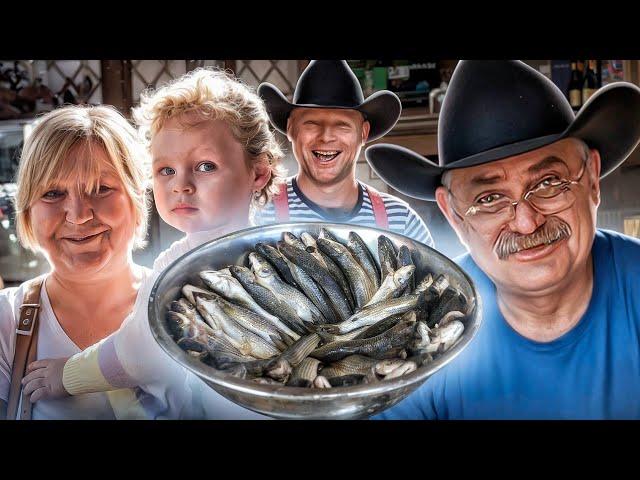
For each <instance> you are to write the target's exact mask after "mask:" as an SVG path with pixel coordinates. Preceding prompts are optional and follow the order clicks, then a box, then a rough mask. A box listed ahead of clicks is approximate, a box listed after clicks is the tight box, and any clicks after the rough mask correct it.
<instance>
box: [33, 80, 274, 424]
mask: <svg viewBox="0 0 640 480" xmlns="http://www.w3.org/2000/svg"><path fill="white" fill-rule="evenodd" d="M134 117H135V118H136V120H137V122H138V123H139V125H140V132H141V133H142V134H143V136H144V138H145V139H146V140H147V142H148V146H149V151H150V153H151V158H152V164H151V171H152V177H153V195H154V199H155V203H156V206H157V209H158V213H159V214H160V216H161V217H162V219H163V220H164V221H165V222H167V223H168V224H169V225H171V226H173V227H175V228H177V229H178V230H180V231H182V232H185V233H186V234H187V235H186V236H185V237H184V238H183V239H181V240H179V241H178V242H176V243H174V244H173V245H172V246H171V247H170V248H169V249H168V250H166V251H165V252H163V253H161V254H160V256H159V257H158V259H157V260H156V261H155V263H154V267H153V270H154V272H153V276H152V277H151V279H150V281H148V282H147V283H146V285H145V287H144V288H143V290H144V291H145V294H144V296H145V297H146V296H148V293H149V291H150V289H151V287H152V285H153V282H154V280H155V278H157V275H159V274H160V273H161V272H162V271H163V270H164V269H165V268H166V267H167V266H168V265H170V264H171V263H172V262H173V261H174V260H176V259H177V258H179V257H180V256H182V255H183V254H184V253H186V252H188V251H189V250H191V249H193V248H195V247H197V246H199V245H201V244H203V243H205V242H207V241H209V240H212V239H214V238H217V237H220V236H222V235H225V234H227V233H230V232H233V231H235V230H238V229H241V228H246V227H248V226H249V225H250V221H249V217H250V213H251V209H252V207H255V208H260V207H261V206H262V205H264V204H265V203H266V202H267V201H269V200H270V198H271V196H272V195H273V193H274V192H276V191H278V188H279V186H280V184H281V183H282V182H283V179H284V173H285V172H284V170H283V169H282V167H281V166H280V160H281V158H282V156H283V155H282V152H281V150H280V148H279V146H278V145H277V143H276V141H275V139H274V136H273V134H272V132H271V131H270V129H269V120H268V117H267V113H266V111H265V108H264V104H263V103H262V100H261V99H260V98H259V97H258V96H257V95H256V94H255V93H254V92H253V91H252V90H250V89H249V88H248V87H247V86H245V85H244V84H242V83H240V82H239V81H238V80H236V79H235V78H234V77H232V76H230V75H227V74H226V73H223V72H220V71H217V70H208V69H198V70H195V71H193V72H190V73H188V74H186V75H184V76H183V77H181V78H179V79H177V80H175V81H173V82H172V83H170V84H169V85H167V86H165V87H163V88H160V89H159V90H157V91H155V92H149V93H147V94H145V95H143V97H142V100H141V105H140V106H139V108H137V109H136V110H135V112H134ZM146 312H147V310H146V303H143V304H141V305H139V306H138V308H136V310H135V314H134V316H133V317H132V319H131V321H128V322H127V323H126V325H124V326H123V328H122V329H120V331H118V332H117V333H116V334H114V335H112V336H111V337H110V338H108V339H107V340H105V341H104V342H101V343H100V344H99V345H96V346H93V347H90V348H88V349H86V350H85V351H84V352H83V353H82V354H77V355H74V356H73V357H72V358H71V359H70V360H69V361H67V362H66V364H64V366H62V364H63V363H64V361H52V362H36V364H35V365H34V366H33V367H32V368H31V370H32V373H31V374H30V376H28V377H27V388H26V390H27V391H28V392H34V393H33V397H34V398H33V399H34V400H37V399H38V398H48V397H52V396H61V395H67V394H72V395H79V394H81V393H87V392H96V391H105V390H112V389H114V388H122V387H136V388H139V389H140V391H142V392H144V393H145V395H146V397H142V398H145V400H144V401H143V402H142V403H143V405H142V406H143V408H144V411H145V412H146V415H147V418H260V416H259V415H258V414H255V413H253V412H250V411H249V410H246V409H244V408H241V407H239V406H237V405H235V404H233V403H231V402H229V401H227V400H226V399H224V398H223V397H221V396H220V395H218V394H217V393H215V392H214V391H213V390H211V389H209V388H208V387H206V386H205V385H204V384H203V382H201V381H200V380H199V379H198V378H196V377H195V376H194V375H192V374H190V373H188V372H187V371H186V370H185V369H183V368H182V367H181V366H180V365H178V364H177V363H176V362H174V361H173V360H172V359H170V358H169V357H168V356H167V355H166V354H165V353H164V352H163V351H162V350H161V348H160V347H159V346H158V345H157V343H156V342H155V340H154V339H153V337H152V334H151V331H150V329H149V326H148V321H147V313H146ZM31 384H33V385H31Z"/></svg>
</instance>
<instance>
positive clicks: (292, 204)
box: [253, 177, 434, 247]
mask: <svg viewBox="0 0 640 480" xmlns="http://www.w3.org/2000/svg"><path fill="white" fill-rule="evenodd" d="M358 187H359V192H358V202H357V203H356V206H355V207H354V209H353V210H352V211H351V212H349V213H348V214H346V215H331V214H329V213H328V212H327V211H325V210H323V209H321V208H320V207H319V206H318V205H316V204H315V203H313V202H312V201H311V200H309V199H308V198H307V197H306V196H305V195H304V193H302V191H301V190H300V188H299V187H298V185H297V183H296V181H295V178H294V177H290V178H288V179H287V197H288V200H289V221H291V222H318V221H325V222H340V223H350V224H353V225H363V226H366V227H375V226H376V220H375V217H374V215H373V207H372V205H371V199H370V198H369V192H368V191H367V189H366V188H363V184H362V183H361V182H358ZM379 193H380V197H381V198H382V201H383V202H384V206H385V209H386V210H387V217H388V220H389V230H391V231H392V232H396V233H399V234H402V235H406V236H407V237H410V238H412V239H414V240H417V241H418V242H422V243H424V244H426V245H429V246H430V247H433V246H434V245H433V238H432V237H431V233H430V232H429V229H428V228H427V226H426V225H425V223H424V222H423V221H422V219H421V218H420V217H419V216H418V214H417V213H416V212H415V210H413V209H412V208H411V207H410V206H409V205H408V204H407V203H406V202H404V201H402V200H400V199H399V198H397V197H394V196H392V195H389V194H387V193H383V192H379ZM253 222H254V223H255V224H256V225H268V224H272V223H277V222H276V212H275V207H274V205H273V202H270V203H268V204H267V205H265V207H264V208H263V209H262V210H260V211H258V212H256V213H255V215H254V219H253Z"/></svg>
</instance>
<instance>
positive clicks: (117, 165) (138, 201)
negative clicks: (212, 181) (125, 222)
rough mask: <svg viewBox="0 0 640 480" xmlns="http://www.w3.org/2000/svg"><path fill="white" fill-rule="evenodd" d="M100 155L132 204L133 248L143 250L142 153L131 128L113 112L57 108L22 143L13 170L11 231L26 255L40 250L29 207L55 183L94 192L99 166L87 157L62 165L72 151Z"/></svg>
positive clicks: (100, 108)
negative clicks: (68, 182) (95, 151)
mask: <svg viewBox="0 0 640 480" xmlns="http://www.w3.org/2000/svg"><path fill="white" fill-rule="evenodd" d="M94 145H95V146H99V147H101V148H103V149H104V151H105V153H106V154H107V157H108V158H109V160H110V162H111V166H112V167H113V169H114V171H115V173H116V174H117V176H118V177H119V179H120V180H121V181H122V184H123V185H124V188H125V191H126V193H127V195H128V196H129V199H130V200H131V204H132V206H133V208H134V212H135V218H136V230H135V244H134V246H136V247H141V246H143V245H144V238H145V236H146V234H147V222H148V212H149V209H148V204H147V195H146V191H145V190H146V186H147V181H146V175H145V172H144V168H145V167H144V166H145V164H146V163H147V159H146V156H147V153H146V151H145V148H144V145H143V144H142V142H140V139H139V137H138V135H137V132H136V130H135V128H133V126H132V125H131V124H129V122H128V121H127V120H126V119H125V118H124V117H123V116H122V115H121V114H120V113H119V112H118V111H117V110H116V109H115V108H113V107H110V106H97V107H93V106H75V105H69V106H65V107H61V108H59V109H56V110H54V111H52V112H49V113H47V114H46V115H44V116H42V117H41V118H39V119H38V120H37V121H36V123H35V125H34V128H33V130H32V132H31V134H30V135H29V136H28V137H27V138H26V139H25V142H24V146H23V149H22V155H21V158H20V165H19V167H18V175H17V192H16V198H15V205H16V230H17V233H18V237H19V238H20V241H21V243H22V244H23V245H24V246H25V247H26V248H29V249H31V250H34V251H36V250H38V249H39V248H40V245H39V243H38V241H37V239H36V237H35V235H34V230H33V225H32V223H31V206H32V205H33V204H34V202H36V201H37V200H38V199H39V198H41V196H42V195H43V194H44V193H45V192H46V191H47V190H48V189H50V188H51V187H52V186H54V185H55V184H56V183H57V182H59V181H61V180H66V179H69V178H73V177H77V178H78V187H79V188H80V187H82V188H83V189H84V191H85V192H86V193H88V194H89V193H92V192H95V191H96V190H97V189H98V188H99V182H100V173H99V172H100V162H99V160H98V158H97V157H96V156H95V155H91V154H89V155H87V157H86V158H83V161H82V162H77V163H76V164H74V165H71V164H70V162H66V161H65V160H66V158H67V157H68V156H69V153H70V152H71V150H72V149H73V148H75V147H80V146H86V147H87V148H88V149H89V152H90V151H91V148H92V147H93V146H94Z"/></svg>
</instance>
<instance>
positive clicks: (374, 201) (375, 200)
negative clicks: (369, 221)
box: [364, 185, 389, 229]
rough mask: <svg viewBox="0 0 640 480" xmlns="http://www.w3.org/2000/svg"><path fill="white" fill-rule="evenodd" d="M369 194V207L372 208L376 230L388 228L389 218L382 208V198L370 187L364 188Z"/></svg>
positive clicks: (385, 210) (383, 207)
mask: <svg viewBox="0 0 640 480" xmlns="http://www.w3.org/2000/svg"><path fill="white" fill-rule="evenodd" d="M364 187H365V188H366V189H367V192H368V193H369V198H370V199H371V207H372V208H373V218H374V219H375V221H376V226H377V227H378V228H384V229H388V228H389V218H388V217H387V209H386V207H385V206H384V202H383V201H382V197H381V196H380V194H379V193H378V191H377V190H376V189H375V188H373V187H371V186H370V185H365V186H364Z"/></svg>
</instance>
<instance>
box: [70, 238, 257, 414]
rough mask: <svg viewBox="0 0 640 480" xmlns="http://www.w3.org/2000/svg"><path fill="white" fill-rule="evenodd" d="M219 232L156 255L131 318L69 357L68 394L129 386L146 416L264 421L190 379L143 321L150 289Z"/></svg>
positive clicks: (198, 380)
mask: <svg viewBox="0 0 640 480" xmlns="http://www.w3.org/2000/svg"><path fill="white" fill-rule="evenodd" d="M217 235H219V232H215V233H214V232H211V231H204V232H197V233H193V234H189V235H186V236H185V237H184V238H182V239H180V240H178V241H176V242H174V243H173V244H172V245H171V246H170V247H169V248H168V249H167V250H165V251H164V252H162V253H161V254H160V255H159V256H158V258H157V259H156V260H155V262H154V264H153V271H152V273H151V275H149V276H148V277H147V279H146V280H145V282H144V283H143V285H142V286H141V287H140V294H139V295H138V298H137V300H136V304H135V306H134V308H133V311H132V313H131V315H130V316H129V317H128V318H127V319H126V320H125V321H124V322H123V324H122V326H121V327H120V329H118V330H117V331H116V332H114V333H113V334H111V335H110V336H109V337H107V338H106V339H104V340H102V341H101V342H99V343H97V344H95V345H92V346H91V347H88V348H87V349H85V350H84V351H83V352H81V353H78V354H76V355H74V356H73V357H71V358H70V359H69V361H68V362H67V364H66V365H65V368H64V376H63V383H64V386H65V388H66V389H67V391H69V393H71V394H72V395H78V394H82V393H93V392H101V391H109V390H114V389H119V388H135V389H136V391H138V392H139V394H138V395H137V398H138V401H139V405H137V406H131V405H129V406H125V407H126V408H136V409H138V410H140V408H141V409H142V410H143V411H144V412H145V416H146V418H150V419H161V418H164V419H168V418H174V419H175V418H189V419H265V418H267V417H265V416H263V415H259V414H257V413H254V412H252V411H250V410H247V409H245V408H242V407H240V406H238V405H236V404H235V403H233V402H231V401H229V400H227V399H225V398H224V397H222V396H221V395H220V394H218V393H217V392H215V391H214V390H212V389H211V388H210V387H208V386H207V385H206V384H205V383H204V382H203V381H202V380H200V379H199V378H198V377H197V376H196V375H194V374H192V373H191V372H189V371H188V370H187V369H185V368H184V367H182V366H181V365H180V364H179V363H177V362H176V361H174V360H173V359H172V358H170V357H169V355H168V354H166V353H165V352H164V350H162V348H161V347H160V345H158V343H157V342H156V340H155V339H154V338H153V334H152V333H151V329H150V327H149V322H148V320H147V302H148V298H149V294H150V293H151V289H152V288H153V285H154V283H155V281H156V279H157V278H158V276H159V275H160V273H162V272H163V271H164V270H165V269H166V268H167V267H168V266H169V265H171V263H173V262H174V261H175V260H177V259H178V258H180V257H181V256H182V255H184V254H185V253H187V252H189V251H190V250H193V249H194V248H196V247H198V246H200V245H202V244H204V243H206V242H208V241H209V240H213V239H214V238H216V236H217Z"/></svg>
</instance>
